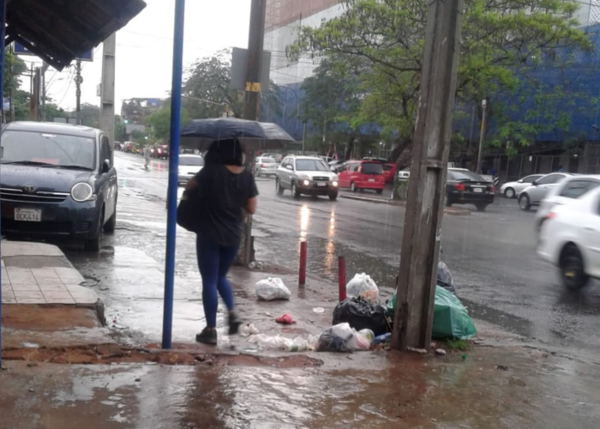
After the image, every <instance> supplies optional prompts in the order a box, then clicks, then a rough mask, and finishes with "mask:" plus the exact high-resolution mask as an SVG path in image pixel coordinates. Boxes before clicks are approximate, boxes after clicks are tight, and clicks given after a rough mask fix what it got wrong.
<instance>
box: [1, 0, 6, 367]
mask: <svg viewBox="0 0 600 429" xmlns="http://www.w3.org/2000/svg"><path fill="white" fill-rule="evenodd" d="M5 38H6V0H0V40H2V52H0V95H1V96H2V109H4V57H5V53H6V49H5V46H4V39H5ZM1 144H2V137H0V145H1ZM1 153H2V152H1V149H0V154H1ZM1 168H2V167H0V169H1ZM1 175H2V172H1V171H0V177H1ZM0 204H1V203H0ZM0 212H2V210H1V209H0ZM1 220H2V218H1V217H0V222H1ZM1 231H2V225H0V232H1ZM0 237H1V235H0ZM0 240H1V238H0ZM0 249H1V247H0ZM0 259H2V250H0ZM0 366H2V271H0Z"/></svg>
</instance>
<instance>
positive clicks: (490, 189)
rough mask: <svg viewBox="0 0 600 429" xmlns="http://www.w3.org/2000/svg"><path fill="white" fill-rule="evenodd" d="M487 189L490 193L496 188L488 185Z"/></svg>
mask: <svg viewBox="0 0 600 429" xmlns="http://www.w3.org/2000/svg"><path fill="white" fill-rule="evenodd" d="M488 191H490V193H491V194H493V193H494V192H495V191H496V188H494V187H493V186H490V187H489V188H488Z"/></svg>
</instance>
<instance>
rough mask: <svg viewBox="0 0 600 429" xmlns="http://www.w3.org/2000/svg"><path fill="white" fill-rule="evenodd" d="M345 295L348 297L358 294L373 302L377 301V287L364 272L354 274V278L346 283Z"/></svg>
mask: <svg viewBox="0 0 600 429" xmlns="http://www.w3.org/2000/svg"><path fill="white" fill-rule="evenodd" d="M346 295H347V297H348V298H354V297H358V296H360V297H361V298H363V299H365V300H367V301H369V302H372V303H373V304H377V303H378V302H379V288H378V287H377V285H376V284H375V282H374V281H373V279H372V278H371V277H370V276H369V275H367V274H365V273H362V274H356V275H354V278H353V279H352V280H350V281H349V282H348V284H347V285H346Z"/></svg>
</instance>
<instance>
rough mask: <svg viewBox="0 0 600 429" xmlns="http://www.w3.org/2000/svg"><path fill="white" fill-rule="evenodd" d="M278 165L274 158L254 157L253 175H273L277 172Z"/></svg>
mask: <svg viewBox="0 0 600 429" xmlns="http://www.w3.org/2000/svg"><path fill="white" fill-rule="evenodd" d="M278 167H279V164H278V163H277V161H275V159H273V158H268V157H264V156H259V157H258V158H256V163H255V164H254V175H255V176H256V177H260V176H275V175H276V174H277V168H278Z"/></svg>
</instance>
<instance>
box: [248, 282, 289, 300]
mask: <svg viewBox="0 0 600 429" xmlns="http://www.w3.org/2000/svg"><path fill="white" fill-rule="evenodd" d="M256 296H257V297H258V299H260V300H263V301H274V300H276V299H282V300H288V299H290V297H291V296H292V293H291V292H290V290H289V289H288V288H287V286H286V285H285V283H283V280H281V279H280V278H277V277H269V278H268V279H264V280H260V281H259V282H257V283H256Z"/></svg>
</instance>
